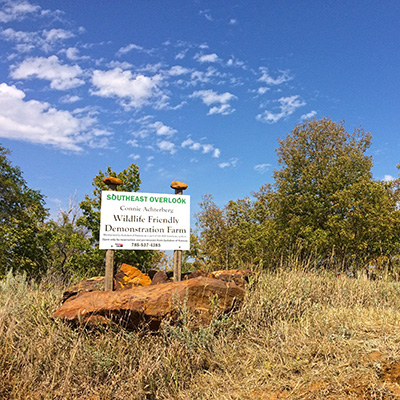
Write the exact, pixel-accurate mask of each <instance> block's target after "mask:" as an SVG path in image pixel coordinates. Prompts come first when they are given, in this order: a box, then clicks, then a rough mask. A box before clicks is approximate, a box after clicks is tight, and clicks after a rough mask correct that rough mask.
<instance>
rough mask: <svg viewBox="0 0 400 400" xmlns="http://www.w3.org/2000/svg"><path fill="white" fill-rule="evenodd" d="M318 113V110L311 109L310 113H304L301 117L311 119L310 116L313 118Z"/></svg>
mask: <svg viewBox="0 0 400 400" xmlns="http://www.w3.org/2000/svg"><path fill="white" fill-rule="evenodd" d="M316 115H317V112H316V111H315V110H313V111H310V112H309V113H307V114H303V115H302V116H301V119H310V118H312V117H315V116H316Z"/></svg>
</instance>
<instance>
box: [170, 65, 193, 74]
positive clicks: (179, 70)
mask: <svg viewBox="0 0 400 400" xmlns="http://www.w3.org/2000/svg"><path fill="white" fill-rule="evenodd" d="M189 72H190V69H188V68H184V67H182V66H180V65H174V66H173V67H171V68H170V69H169V71H168V75H170V76H180V75H184V74H188V73H189Z"/></svg>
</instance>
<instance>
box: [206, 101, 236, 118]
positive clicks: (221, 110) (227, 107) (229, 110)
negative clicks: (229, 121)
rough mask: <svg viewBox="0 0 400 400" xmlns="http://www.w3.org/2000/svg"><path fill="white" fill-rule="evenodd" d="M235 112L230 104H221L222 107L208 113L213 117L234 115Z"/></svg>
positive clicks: (215, 107) (213, 108)
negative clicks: (215, 115) (214, 115)
mask: <svg viewBox="0 0 400 400" xmlns="http://www.w3.org/2000/svg"><path fill="white" fill-rule="evenodd" d="M234 111H235V110H234V109H233V108H231V106H230V105H229V104H221V105H220V106H214V107H211V108H210V110H209V111H208V115H213V114H222V115H228V114H231V113H233V112H234Z"/></svg>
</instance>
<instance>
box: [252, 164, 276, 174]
mask: <svg viewBox="0 0 400 400" xmlns="http://www.w3.org/2000/svg"><path fill="white" fill-rule="evenodd" d="M270 167H272V165H271V164H268V163H264V164H258V165H255V166H254V170H255V171H257V172H259V173H260V174H263V173H264V172H266V171H268V170H269V169H270Z"/></svg>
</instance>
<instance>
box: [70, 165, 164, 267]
mask: <svg viewBox="0 0 400 400" xmlns="http://www.w3.org/2000/svg"><path fill="white" fill-rule="evenodd" d="M108 176H113V177H115V178H119V179H121V180H122V182H123V183H122V185H120V186H118V190H119V191H124V192H136V191H138V190H139V188H140V183H141V180H140V175H139V167H138V166H137V165H136V164H131V165H129V167H128V168H126V169H125V170H123V171H122V172H120V173H118V174H117V173H116V172H114V171H113V170H112V169H111V167H108V168H107V170H106V172H102V171H99V173H98V174H97V175H96V176H95V177H94V179H93V183H92V186H93V187H94V190H93V196H92V197H90V196H89V195H85V200H83V201H82V202H81V203H79V207H80V208H81V211H82V216H81V217H80V218H78V220H77V225H78V226H81V227H85V228H86V229H87V230H88V232H89V235H90V236H89V241H90V245H91V247H90V251H86V252H85V256H86V257H85V259H84V260H83V259H82V263H84V265H85V268H86V269H87V270H90V271H93V272H94V271H97V273H99V274H102V273H104V258H105V250H100V249H99V248H98V243H99V235H100V208H101V192H102V191H103V190H108V186H107V185H106V184H105V183H104V182H103V178H105V177H108ZM161 258H162V253H160V252H157V251H150V250H140V251H134V250H120V251H118V250H117V251H116V252H115V257H114V260H115V264H116V265H118V264H122V263H127V264H130V265H134V266H136V267H138V268H139V269H141V270H142V271H146V270H149V269H152V268H155V267H156V266H157V264H158V262H159V261H160V260H161Z"/></svg>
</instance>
